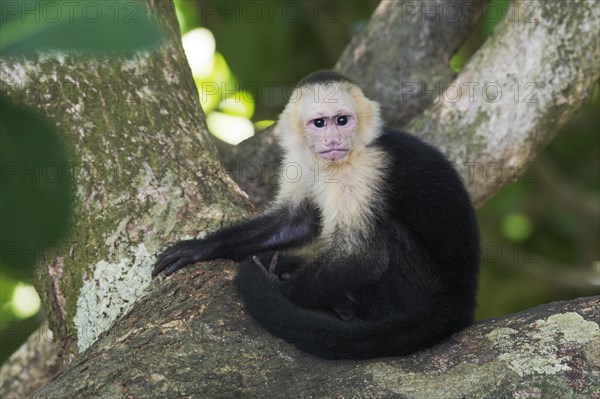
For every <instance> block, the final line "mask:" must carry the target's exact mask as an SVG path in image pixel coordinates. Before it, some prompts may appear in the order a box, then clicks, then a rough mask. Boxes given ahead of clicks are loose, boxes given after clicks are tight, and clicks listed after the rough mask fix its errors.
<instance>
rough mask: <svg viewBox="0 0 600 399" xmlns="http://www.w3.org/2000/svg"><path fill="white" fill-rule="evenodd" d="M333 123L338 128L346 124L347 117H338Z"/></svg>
mask: <svg viewBox="0 0 600 399" xmlns="http://www.w3.org/2000/svg"><path fill="white" fill-rule="evenodd" d="M335 123H336V124H337V125H338V126H344V125H345V124H347V123H348V117H347V116H345V115H342V116H338V117H337V118H336V119H335Z"/></svg>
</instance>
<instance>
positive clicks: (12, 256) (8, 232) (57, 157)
mask: <svg viewBox="0 0 600 399" xmlns="http://www.w3.org/2000/svg"><path fill="white" fill-rule="evenodd" d="M73 170H74V165H72V164H70V163H69V162H68V161H67V156H66V151H65V149H64V148H63V146H62V145H61V143H60V140H59V137H58V134H57V133H56V131H55V130H54V129H53V128H52V127H51V126H50V124H49V123H47V122H46V121H45V120H43V119H41V118H40V117H38V116H37V115H35V114H34V113H32V112H31V111H27V110H24V109H21V108H18V107H15V106H14V105H12V104H9V103H7V102H5V101H2V100H0V220H1V221H2V222H1V223H0V264H2V266H3V271H6V272H8V273H9V274H11V275H14V276H16V277H19V278H20V277H30V276H31V273H32V271H33V268H34V266H35V265H37V264H39V263H44V262H51V261H52V259H53V258H54V255H56V252H57V250H58V246H59V245H60V244H59V241H58V240H59V239H60V238H61V237H62V236H63V235H64V233H65V232H66V229H67V221H68V216H69V211H70V205H71V191H70V189H71V186H72V185H73V182H72V175H73Z"/></svg>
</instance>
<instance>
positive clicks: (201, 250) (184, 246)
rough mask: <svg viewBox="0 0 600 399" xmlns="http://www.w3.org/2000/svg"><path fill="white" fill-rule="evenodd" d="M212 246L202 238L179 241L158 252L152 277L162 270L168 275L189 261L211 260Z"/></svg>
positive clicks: (189, 262)
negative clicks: (160, 252)
mask: <svg viewBox="0 0 600 399" xmlns="http://www.w3.org/2000/svg"><path fill="white" fill-rule="evenodd" d="M214 246H215V244H212V243H208V242H205V241H202V240H186V241H179V242H178V243H177V244H175V245H173V246H172V247H169V248H167V249H166V250H165V251H164V252H163V253H162V254H160V256H159V257H158V260H157V261H156V263H155V264H154V270H153V271H152V277H156V276H157V275H158V274H159V273H160V272H163V271H164V272H165V274H166V275H167V276H169V275H171V274H173V273H175V272H176V271H177V270H179V269H181V268H182V267H184V266H186V265H189V264H191V263H196V262H201V261H206V260H211V259H212V257H211V255H212V253H213V250H214Z"/></svg>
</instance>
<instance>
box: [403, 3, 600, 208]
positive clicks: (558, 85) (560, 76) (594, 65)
mask: <svg viewBox="0 0 600 399" xmlns="http://www.w3.org/2000/svg"><path fill="white" fill-rule="evenodd" d="M567 4H568V6H567V7H566V6H565V5H567ZM532 5H534V6H535V8H534V11H535V12H534V13H533V14H531V15H530V14H528V12H530V7H531V6H532ZM526 15H530V18H531V19H530V20H527V18H528V17H526ZM598 37H600V7H598V4H597V2H596V1H595V0H578V1H574V2H570V3H564V4H563V3H558V2H553V1H550V2H546V1H539V2H531V1H517V2H514V3H511V5H510V8H509V10H508V12H507V15H506V17H505V18H504V20H503V21H502V22H500V23H499V24H498V26H497V27H496V31H495V32H494V34H493V35H492V36H491V37H490V38H489V39H488V40H487V41H486V42H485V43H484V45H483V46H482V47H481V48H480V49H479V50H478V51H477V52H476V53H475V54H474V55H473V57H472V59H470V60H469V62H468V63H467V65H465V67H464V69H463V70H462V71H461V72H460V74H459V76H458V77H457V78H456V80H455V81H454V82H453V83H452V84H451V85H450V86H449V87H448V89H447V90H446V91H445V92H444V93H442V94H441V95H440V96H439V97H438V99H437V100H436V102H435V104H433V105H432V106H431V107H430V108H429V109H428V110H427V111H426V112H424V113H423V114H422V115H420V116H418V117H417V118H415V119H413V120H412V121H411V122H410V123H409V124H408V126H407V127H406V129H407V131H409V132H412V133H414V134H416V135H418V136H421V137H423V138H424V139H425V140H426V141H428V142H430V143H432V144H434V145H436V146H437V147H439V148H440V149H441V150H442V151H443V152H444V153H445V154H446V155H447V156H448V158H449V159H450V160H452V161H453V162H455V163H456V165H457V167H458V168H459V169H460V170H461V171H462V172H463V177H464V178H465V180H466V183H467V185H468V188H469V191H470V193H471V196H472V198H473V201H474V203H475V204H476V205H478V206H479V205H481V204H483V203H484V202H485V200H487V199H488V198H489V197H491V196H492V195H493V194H494V193H495V192H497V191H498V190H499V189H500V188H502V187H503V186H505V185H506V184H508V183H509V182H511V181H514V180H515V178H518V177H519V176H521V175H522V174H523V173H525V171H526V170H527V167H528V166H529V164H530V163H531V162H532V161H533V160H534V159H535V157H536V155H537V154H538V153H539V152H540V151H541V149H542V148H543V147H544V146H545V145H546V144H547V143H548V142H549V141H550V140H551V139H552V137H554V135H555V134H556V133H557V132H558V130H559V129H560V128H561V127H562V126H564V125H565V124H566V123H567V122H568V121H569V120H570V119H571V118H572V117H573V115H574V114H575V113H576V112H577V110H579V108H580V106H581V104H582V103H583V102H584V101H585V100H586V99H587V98H588V97H589V95H590V94H591V92H592V89H593V86H594V84H595V82H596V81H597V80H598V79H599V78H600V47H599V46H598Z"/></svg>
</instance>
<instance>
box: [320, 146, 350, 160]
mask: <svg viewBox="0 0 600 399" xmlns="http://www.w3.org/2000/svg"><path fill="white" fill-rule="evenodd" d="M348 152H350V151H349V150H347V149H345V148H332V149H331V150H325V151H321V152H319V156H320V157H321V158H323V159H325V160H326V161H330V162H333V161H339V160H340V159H342V158H344V157H345V156H346V155H347V154H348Z"/></svg>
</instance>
